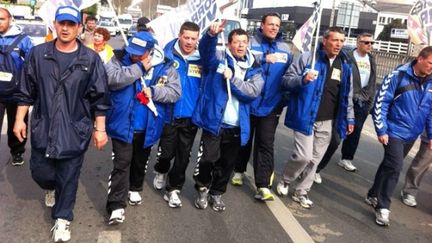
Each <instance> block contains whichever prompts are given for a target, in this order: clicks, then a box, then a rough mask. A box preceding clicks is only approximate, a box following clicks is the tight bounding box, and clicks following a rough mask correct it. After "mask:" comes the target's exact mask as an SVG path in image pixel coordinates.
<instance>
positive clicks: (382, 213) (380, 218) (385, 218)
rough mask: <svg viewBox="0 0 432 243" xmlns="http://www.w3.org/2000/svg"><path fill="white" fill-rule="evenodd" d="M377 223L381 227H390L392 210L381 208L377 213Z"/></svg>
mask: <svg viewBox="0 0 432 243" xmlns="http://www.w3.org/2000/svg"><path fill="white" fill-rule="evenodd" d="M375 217H376V219H375V222H376V223H377V224H378V225H381V226H388V225H389V224H390V219H389V217H390V210H388V209H386V208H380V209H377V210H376V211H375Z"/></svg>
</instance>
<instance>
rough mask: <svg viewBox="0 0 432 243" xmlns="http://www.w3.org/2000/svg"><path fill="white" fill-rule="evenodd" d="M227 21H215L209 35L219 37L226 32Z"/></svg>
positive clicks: (211, 25)
mask: <svg viewBox="0 0 432 243" xmlns="http://www.w3.org/2000/svg"><path fill="white" fill-rule="evenodd" d="M225 21H226V20H225V19H224V20H222V21H215V22H213V23H211V24H210V27H209V33H210V35H211V36H217V35H218V34H219V33H221V32H223V31H224V27H225Z"/></svg>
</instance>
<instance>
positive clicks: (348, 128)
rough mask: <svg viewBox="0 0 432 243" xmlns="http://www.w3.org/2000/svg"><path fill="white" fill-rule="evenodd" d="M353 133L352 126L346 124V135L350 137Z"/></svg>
mask: <svg viewBox="0 0 432 243" xmlns="http://www.w3.org/2000/svg"><path fill="white" fill-rule="evenodd" d="M353 132H354V125H352V124H348V126H347V135H350V134H351V133H353Z"/></svg>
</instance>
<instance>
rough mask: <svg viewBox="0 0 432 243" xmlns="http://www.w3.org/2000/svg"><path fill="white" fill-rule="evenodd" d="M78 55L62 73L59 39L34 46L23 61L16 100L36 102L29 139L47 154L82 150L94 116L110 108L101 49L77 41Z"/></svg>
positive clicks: (72, 154)
mask: <svg viewBox="0 0 432 243" xmlns="http://www.w3.org/2000/svg"><path fill="white" fill-rule="evenodd" d="M78 44H79V50H78V55H77V57H75V58H74V59H73V60H70V64H69V67H68V69H67V70H66V71H65V72H64V73H59V66H58V63H57V60H56V57H55V55H54V48H55V41H51V42H48V43H45V44H41V45H38V46H35V47H34V48H33V49H32V50H31V52H30V55H29V56H28V58H27V59H26V61H25V64H24V68H23V74H22V75H21V80H20V83H19V93H18V100H19V102H18V104H19V105H33V106H34V107H33V111H32V120H31V144H32V148H33V149H37V150H39V151H41V152H44V153H45V156H46V157H47V158H54V159H64V158H72V157H76V156H79V155H81V154H83V153H84V152H85V151H86V150H87V148H88V144H89V142H90V138H91V134H92V130H93V129H92V127H93V120H94V116H100V115H103V116H104V115H105V111H106V110H108V109H109V108H110V98H109V93H108V84H107V76H106V73H105V69H104V67H103V63H102V61H101V59H100V58H99V56H98V54H96V53H95V52H94V51H92V50H90V49H89V48H87V47H85V46H84V45H83V44H82V43H81V42H79V41H78Z"/></svg>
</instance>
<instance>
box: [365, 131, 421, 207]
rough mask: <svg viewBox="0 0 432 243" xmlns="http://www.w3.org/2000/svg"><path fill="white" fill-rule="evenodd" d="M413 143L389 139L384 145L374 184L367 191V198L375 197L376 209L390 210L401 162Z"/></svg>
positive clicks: (401, 165)
mask: <svg viewBox="0 0 432 243" xmlns="http://www.w3.org/2000/svg"><path fill="white" fill-rule="evenodd" d="M414 142H415V141H409V142H406V141H403V140H400V139H396V138H389V141H388V144H387V145H384V158H383V160H382V162H381V164H380V166H379V167H378V171H377V173H376V175H375V180H374V183H373V185H372V187H371V189H369V192H368V196H369V197H377V198H378V205H377V209H380V208H386V209H390V203H391V199H390V198H391V196H392V195H393V191H394V189H395V188H396V185H397V182H398V180H399V174H400V172H401V170H402V167H403V160H404V158H405V156H406V155H407V154H408V152H409V151H410V150H411V148H412V146H413V144H414Z"/></svg>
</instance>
